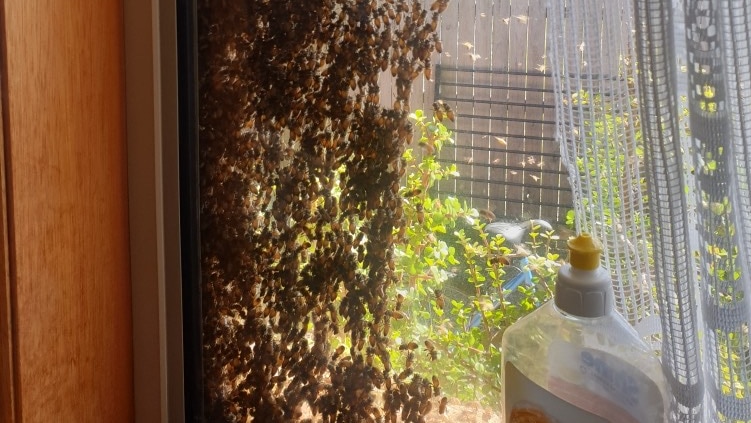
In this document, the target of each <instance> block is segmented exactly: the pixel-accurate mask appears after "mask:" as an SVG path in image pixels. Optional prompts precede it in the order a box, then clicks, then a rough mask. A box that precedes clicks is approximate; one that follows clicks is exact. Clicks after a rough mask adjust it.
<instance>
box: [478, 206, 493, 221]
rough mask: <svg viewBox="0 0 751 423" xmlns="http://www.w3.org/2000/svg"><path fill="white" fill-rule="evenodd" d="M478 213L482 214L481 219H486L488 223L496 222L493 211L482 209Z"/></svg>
mask: <svg viewBox="0 0 751 423" xmlns="http://www.w3.org/2000/svg"><path fill="white" fill-rule="evenodd" d="M478 213H479V214H480V216H481V217H483V218H484V219H486V220H487V221H488V222H492V221H494V220H495V213H493V212H492V211H490V210H488V209H480V210H478Z"/></svg>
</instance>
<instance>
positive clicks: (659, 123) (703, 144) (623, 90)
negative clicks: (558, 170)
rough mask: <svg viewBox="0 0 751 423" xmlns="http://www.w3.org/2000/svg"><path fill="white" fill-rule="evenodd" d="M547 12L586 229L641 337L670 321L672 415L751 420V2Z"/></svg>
mask: <svg viewBox="0 0 751 423" xmlns="http://www.w3.org/2000/svg"><path fill="white" fill-rule="evenodd" d="M550 12H551V28H552V31H551V32H552V34H556V36H555V37H554V40H553V41H552V43H551V44H552V55H553V57H552V63H553V66H554V68H553V71H554V78H555V83H556V95H557V96H558V108H557V113H558V122H559V138H560V139H561V141H562V149H563V151H564V154H563V155H564V159H565V160H566V161H567V163H568V166H569V172H570V174H571V181H572V187H573V190H574V196H575V204H576V215H577V222H578V224H577V226H578V229H579V230H582V231H590V232H592V233H594V234H595V235H596V236H598V237H599V238H600V239H602V240H603V241H604V244H605V247H606V250H607V253H606V258H607V260H606V262H607V263H608V265H609V266H610V269H611V271H612V274H613V278H614V281H615V282H616V285H617V290H616V291H617V296H618V306H619V309H620V310H621V311H622V312H623V313H624V314H625V315H626V317H627V318H628V319H629V320H630V321H631V322H632V323H633V324H634V325H635V326H636V327H637V328H638V329H640V330H641V333H642V334H643V335H645V336H648V335H651V334H656V333H658V332H659V329H657V330H655V329H656V328H655V325H653V324H652V323H653V322H654V321H655V319H654V318H653V317H651V316H654V315H655V312H657V311H658V310H659V314H660V317H661V319H660V321H661V329H662V337H661V341H662V348H661V350H662V361H663V367H664V369H665V373H666V375H667V376H668V380H669V382H670V384H671V388H672V392H673V397H674V398H673V413H674V414H673V416H672V419H673V420H675V421H681V422H684V421H686V422H694V421H695V422H700V421H704V422H717V421H723V422H724V421H728V422H731V421H732V422H739V421H743V422H747V421H749V420H751V398H750V397H751V382H750V380H749V379H750V376H751V352H750V350H749V295H748V294H749V292H748V290H749V281H750V279H749V275H750V273H749V271H750V269H749V255H748V254H749V251H751V193H750V192H749V189H750V188H749V187H750V186H751V181H750V180H749V173H748V169H749V164H751V163H749V162H750V161H751V155H750V154H749V149H750V148H751V138H750V137H749V135H751V133H750V132H749V131H751V113H750V110H749V108H750V107H751V63H750V61H749V59H750V58H751V44H750V43H749V42H750V41H751V40H749V38H751V35H750V34H751V28H750V27H749V24H750V22H751V5H749V4H748V2H747V1H744V0H725V1H721V0H687V1H684V2H683V3H681V2H671V1H668V0H635V1H634V2H633V3H631V2H629V1H604V0H599V1H598V0H574V1H571V0H568V1H565V2H563V1H562V2H558V1H551V2H550ZM631 23H635V24H634V25H633V27H632V26H631ZM674 34H678V35H677V37H676V36H675V35H674ZM679 58H683V59H684V60H685V63H686V65H685V69H681V68H680V67H679V66H677V63H678V59H679ZM681 94H685V95H681ZM647 210H649V213H647V212H646V211H647ZM652 339H656V338H654V337H653V338H652Z"/></svg>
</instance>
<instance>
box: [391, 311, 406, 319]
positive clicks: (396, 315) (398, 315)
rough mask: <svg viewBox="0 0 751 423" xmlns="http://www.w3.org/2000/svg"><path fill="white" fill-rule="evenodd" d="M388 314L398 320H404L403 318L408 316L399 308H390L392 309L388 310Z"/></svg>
mask: <svg viewBox="0 0 751 423" xmlns="http://www.w3.org/2000/svg"><path fill="white" fill-rule="evenodd" d="M388 315H389V317H391V318H392V319H396V320H402V319H404V318H406V317H407V315H406V314H404V313H403V312H401V311H399V310H390V311H389V312H388Z"/></svg>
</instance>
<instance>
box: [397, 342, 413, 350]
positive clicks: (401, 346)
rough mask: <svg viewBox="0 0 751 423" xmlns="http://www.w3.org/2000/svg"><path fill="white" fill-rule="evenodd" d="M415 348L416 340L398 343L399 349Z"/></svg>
mask: <svg viewBox="0 0 751 423" xmlns="http://www.w3.org/2000/svg"><path fill="white" fill-rule="evenodd" d="M416 349H417V342H414V341H411V342H408V343H406V344H402V345H399V350H401V351H404V350H408V351H414V350H416Z"/></svg>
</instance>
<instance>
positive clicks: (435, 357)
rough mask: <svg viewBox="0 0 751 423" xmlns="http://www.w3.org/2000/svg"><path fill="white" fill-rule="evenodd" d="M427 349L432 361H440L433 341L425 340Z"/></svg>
mask: <svg viewBox="0 0 751 423" xmlns="http://www.w3.org/2000/svg"><path fill="white" fill-rule="evenodd" d="M425 348H426V349H427V350H428V357H430V360H431V361H435V360H438V351H437V350H436V349H435V345H434V344H433V342H432V341H431V340H429V339H426V340H425Z"/></svg>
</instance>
